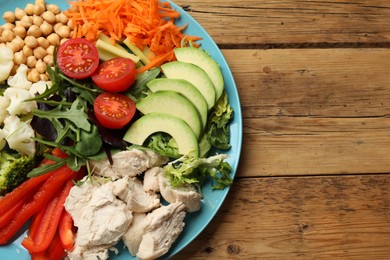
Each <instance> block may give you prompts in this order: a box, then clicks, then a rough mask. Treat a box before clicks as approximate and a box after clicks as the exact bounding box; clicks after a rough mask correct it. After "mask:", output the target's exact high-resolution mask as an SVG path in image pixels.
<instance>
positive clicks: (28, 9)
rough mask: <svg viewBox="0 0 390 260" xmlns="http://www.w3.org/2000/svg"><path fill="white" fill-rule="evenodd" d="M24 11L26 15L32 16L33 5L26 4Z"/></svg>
mask: <svg viewBox="0 0 390 260" xmlns="http://www.w3.org/2000/svg"><path fill="white" fill-rule="evenodd" d="M24 11H25V12H26V14H28V15H33V14H34V5H33V4H32V3H28V4H26V7H25V8H24Z"/></svg>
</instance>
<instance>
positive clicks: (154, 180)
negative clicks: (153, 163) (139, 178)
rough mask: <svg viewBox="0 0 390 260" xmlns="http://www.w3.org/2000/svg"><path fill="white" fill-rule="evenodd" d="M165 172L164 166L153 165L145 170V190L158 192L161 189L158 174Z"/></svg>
mask: <svg viewBox="0 0 390 260" xmlns="http://www.w3.org/2000/svg"><path fill="white" fill-rule="evenodd" d="M163 172H164V169H163V168H160V167H153V168H151V169H149V170H147V171H146V172H145V175H144V191H145V192H147V193H151V194H153V193H156V192H159V191H160V187H159V184H158V176H159V175H160V174H162V173H163Z"/></svg>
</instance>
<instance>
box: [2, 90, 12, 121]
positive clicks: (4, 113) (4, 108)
mask: <svg viewBox="0 0 390 260" xmlns="http://www.w3.org/2000/svg"><path fill="white" fill-rule="evenodd" d="M9 104H10V100H9V99H8V98H6V97H3V96H0V124H2V123H4V119H6V118H7V117H8V116H9V113H8V111H7V107H8V106H9Z"/></svg>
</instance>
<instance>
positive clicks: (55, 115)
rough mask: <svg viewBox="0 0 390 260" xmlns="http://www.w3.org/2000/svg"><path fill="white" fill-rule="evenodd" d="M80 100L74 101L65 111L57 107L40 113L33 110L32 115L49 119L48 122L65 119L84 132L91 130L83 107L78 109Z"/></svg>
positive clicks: (37, 110)
mask: <svg viewBox="0 0 390 260" xmlns="http://www.w3.org/2000/svg"><path fill="white" fill-rule="evenodd" d="M79 103H80V100H79V99H76V100H75V101H74V102H73V103H72V106H71V107H70V108H69V109H66V110H65V111H64V110H63V109H62V106H57V107H56V108H54V109H52V110H48V111H42V110H39V109H34V110H33V111H32V114H33V115H34V116H38V117H41V118H46V119H49V120H50V121H53V120H59V119H67V120H69V121H70V122H73V124H74V125H75V126H76V127H77V128H81V129H84V130H85V131H89V130H91V123H90V122H89V121H88V115H87V114H86V113H85V109H84V107H79Z"/></svg>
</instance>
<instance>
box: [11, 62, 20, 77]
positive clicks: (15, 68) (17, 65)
mask: <svg viewBox="0 0 390 260" xmlns="http://www.w3.org/2000/svg"><path fill="white" fill-rule="evenodd" d="M18 68H19V64H16V63H14V66H13V67H12V69H11V73H10V74H11V75H15V74H16V71H17V70H18Z"/></svg>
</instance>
